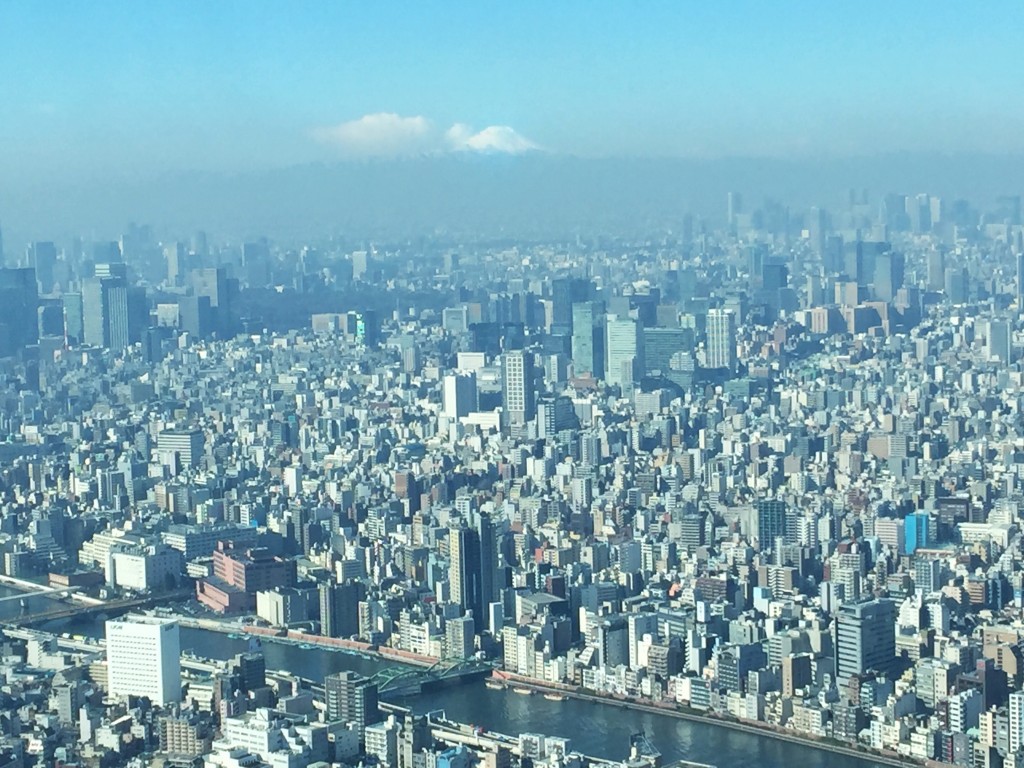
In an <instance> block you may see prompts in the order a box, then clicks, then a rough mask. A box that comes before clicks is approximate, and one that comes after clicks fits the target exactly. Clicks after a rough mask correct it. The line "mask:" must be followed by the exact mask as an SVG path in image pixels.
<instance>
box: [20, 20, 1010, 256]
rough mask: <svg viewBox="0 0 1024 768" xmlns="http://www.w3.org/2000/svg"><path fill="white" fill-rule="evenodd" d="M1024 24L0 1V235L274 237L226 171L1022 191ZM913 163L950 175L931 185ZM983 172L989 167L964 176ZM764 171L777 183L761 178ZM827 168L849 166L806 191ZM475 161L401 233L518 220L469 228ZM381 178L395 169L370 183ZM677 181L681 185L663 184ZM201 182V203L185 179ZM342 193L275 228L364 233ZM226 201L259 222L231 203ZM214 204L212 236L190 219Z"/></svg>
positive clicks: (758, 187) (798, 194) (518, 214)
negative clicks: (488, 170) (135, 227)
mask: <svg viewBox="0 0 1024 768" xmlns="http://www.w3.org/2000/svg"><path fill="white" fill-rule="evenodd" d="M1020 28H1024V6H1021V5H1019V4H1014V3H1004V2H995V3H989V4H985V5H984V6H982V7H978V6H967V5H963V6H961V5H956V4H949V5H947V4H938V5H936V4H932V3H925V2H906V3H899V4H895V5H894V4H886V3H882V2H867V3H861V4H858V5H857V6H856V7H855V8H854V7H848V6H845V5H840V4H836V5H833V4H819V3H809V2H792V3H787V4H785V6H776V5H767V4H759V3H755V2H737V3H733V4H730V5H729V6H727V7H725V8H722V7H719V6H715V5H711V6H708V5H706V4H696V3H693V4H691V3H648V4H644V5H643V6H626V5H620V4H615V3H606V2H587V3H584V2H569V3H563V4H557V5H551V4H544V3H540V2H528V3H521V4H516V5H515V6H505V5H500V4H468V3H455V4H444V5H434V4H430V3H413V2H398V3H389V4H387V5H362V4H339V5H319V4H304V3H300V4H298V5H287V6H285V5H279V4H275V3H270V2H252V3H241V2H223V3H217V4H204V3H198V2H178V3H172V2H163V1H162V0H154V2H148V3H145V4H142V5H137V6H132V5H128V6H125V5H123V4H119V3H114V2H97V3H90V4H88V5H81V4H76V3H71V2H57V3H47V4H38V3H31V2H26V1H24V0H11V2H7V3H4V4H2V5H0V31H2V33H4V45H2V46H0V69H2V71H4V72H5V73H7V74H8V76H7V77H5V78H2V79H0V104H2V105H3V107H4V119H3V120H2V121H0V224H2V225H3V226H4V228H5V230H7V231H8V232H9V233H12V236H13V237H15V239H17V238H19V237H22V236H24V237H58V236H60V233H66V232H69V231H80V230H83V229H92V230H95V231H97V232H102V233H104V234H108V233H110V230H111V229H112V228H120V227H123V226H124V224H125V223H126V222H127V221H130V220H137V221H150V222H152V223H153V224H155V225H158V226H161V227H170V228H173V227H177V226H186V225H196V226H200V225H201V226H205V227H209V228H211V229H218V228H223V229H224V230H226V231H227V230H230V231H231V232H232V233H233V234H240V233H241V232H243V231H248V232H252V231H255V232H259V231H263V226H265V227H266V229H268V230H273V229H274V228H275V222H273V221H268V222H266V224H265V225H262V226H261V221H262V220H266V219H267V218H268V217H267V216H266V215H265V214H264V213H263V210H264V209H267V210H273V209H275V202H274V200H272V199H261V198H260V196H259V195H258V194H256V193H255V190H252V189H248V188H246V184H245V183H241V184H240V186H241V187H242V189H241V190H240V191H237V192H236V191H234V190H232V189H231V185H230V183H229V181H230V179H236V180H239V179H246V180H249V182H250V186H251V181H252V179H253V178H263V177H267V176H274V175H279V176H282V177H285V178H286V180H287V179H289V178H291V177H294V176H302V175H303V174H304V173H310V170H309V169H318V168H319V169H323V168H327V169H341V170H340V171H338V172H339V173H340V174H341V175H342V176H351V177H354V178H356V179H357V180H358V181H359V182H360V183H368V184H370V185H371V186H372V187H373V188H374V189H378V188H379V189H380V190H381V191H378V192H374V194H373V195H371V197H374V196H376V197H380V198H383V197H386V194H385V192H384V191H383V190H387V189H394V185H395V184H402V185H406V186H407V187H409V189H403V190H402V191H400V192H399V193H398V195H399V197H401V198H407V197H408V198H411V195H412V191H413V190H417V191H418V192H419V193H421V194H424V193H425V194H428V195H429V194H430V189H431V181H432V180H431V178H426V179H420V178H410V179H403V178H402V173H403V172H405V171H407V170H408V168H409V167H410V166H409V165H408V163H409V162H412V163H414V164H415V163H419V164H421V165H425V166H430V167H431V168H434V167H447V166H450V165H452V164H454V165H456V166H457V167H464V166H462V165H459V162H460V161H467V160H468V161H472V160H474V159H475V158H478V157H484V158H486V160H485V163H487V164H488V167H489V166H490V165H492V164H497V163H498V162H499V159H500V158H503V157H507V158H527V159H528V161H527V163H526V165H525V167H527V168H529V169H534V170H531V171H530V174H533V175H534V176H536V174H537V173H538V172H537V171H536V170H535V169H536V168H538V167H542V168H545V169H546V171H545V172H551V173H553V172H554V169H558V168H565V167H567V165H571V166H572V167H573V168H575V169H577V170H578V169H579V168H583V167H591V168H598V169H602V170H600V171H593V173H595V174H597V176H598V177H599V178H598V182H599V184H598V186H599V187H600V186H602V185H605V184H613V183H614V180H611V179H606V178H605V176H604V174H605V173H606V172H607V169H608V167H610V166H616V167H617V168H619V169H620V170H622V172H623V173H625V174H626V175H627V176H628V177H630V179H629V180H628V183H627V185H626V186H629V187H630V189H635V190H636V192H635V194H637V195H639V196H641V197H642V198H644V200H646V201H647V202H646V203H645V204H643V205H634V204H633V203H632V202H631V201H629V200H628V199H627V200H626V204H625V206H624V209H622V210H613V211H612V212H613V213H614V214H615V215H617V216H628V215H633V216H654V217H657V216H661V215H662V213H663V211H672V210H676V208H677V207H679V206H681V207H682V208H683V209H688V210H692V211H694V212H698V213H703V212H710V211H713V210H720V209H721V207H722V206H723V205H724V203H722V201H721V200H720V199H718V197H720V195H719V192H720V191H721V189H723V188H735V189H737V190H739V191H742V192H744V193H746V194H748V195H752V196H753V197H754V198H757V197H759V196H761V195H770V196H773V197H776V198H778V199H780V200H781V201H782V202H785V203H789V204H793V205H803V204H805V203H806V202H807V199H808V198H810V197H813V196H815V195H819V196H821V197H822V198H823V199H822V201H821V202H823V203H825V204H827V203H828V201H827V199H825V198H829V197H830V196H831V197H832V198H835V197H836V195H837V188H841V187H843V186H866V187H868V188H869V189H870V190H871V191H872V192H873V193H875V194H876V195H880V194H884V193H886V192H896V191H905V192H918V191H928V192H930V193H934V194H950V195H956V196H965V197H966V196H970V195H972V194H976V193H977V191H978V190H980V191H981V193H982V194H985V195H990V196H991V195H997V194H1002V193H1007V192H1014V191H1015V190H1016V186H1015V182H1014V180H1013V176H1014V174H1013V173H1010V171H1011V170H1012V169H1015V168H1017V167H1018V166H1019V165H1021V164H1020V162H1019V161H1020V158H1024V103H1021V101H1020V100H1019V99H1015V98H1014V95H1015V93H1016V92H1017V90H1019V86H1020V83H1021V81H1022V80H1024V77H1022V74H1024V64H1022V61H1021V59H1020V57H1019V56H1017V55H1016V50H1017V47H1018V46H1017V41H1016V34H1015V33H1016V30H1017V29H1020ZM922 157H927V158H931V159H934V158H939V161H938V162H937V163H932V165H934V166H935V167H932V168H929V169H928V171H927V172H922V171H921V169H919V168H917V166H919V165H923V164H922V163H918V162H917V161H916V160H915V158H922ZM979 157H980V158H981V160H980V161H979V165H980V167H979V168H977V169H976V171H971V170H970V169H965V168H963V167H961V166H963V165H964V158H979ZM424 158H426V159H424ZM449 160H451V161H452V162H451V163H450V162H448V161H449ZM399 161H401V162H399ZM741 161H742V163H743V164H745V165H746V166H750V167H744V168H737V167H736V166H737V165H738V164H739V163H741ZM367 163H370V165H367ZM787 164H788V165H787ZM888 165H891V166H893V167H891V168H890V167H887V166H888ZM759 166H760V167H765V168H773V169H776V170H777V172H778V173H779V174H781V176H782V178H779V179H763V178H761V177H760V176H759V171H758V170H757V168H758V167H759ZM815 166H828V167H834V168H837V169H839V170H840V173H838V174H832V175H831V176H830V177H829V178H828V180H827V182H824V181H822V182H821V186H820V187H819V188H817V189H814V188H811V187H809V186H808V185H809V184H812V183H813V182H814V177H815V174H814V173H813V169H814V167H815ZM860 166H863V167H860ZM943 166H949V167H947V168H944V167H943ZM1001 166H1009V168H1005V169H1004V168H1002V167H1001ZM469 167H470V168H472V170H471V171H469V172H467V173H466V175H465V178H463V179H462V180H461V181H460V180H458V179H453V178H451V173H449V172H445V174H443V175H444V179H443V183H444V184H445V185H446V187H445V188H446V189H449V190H451V191H452V194H454V195H455V196H456V197H458V196H459V195H462V194H463V193H466V194H467V195H468V200H467V202H466V203H465V204H463V203H461V202H459V201H453V202H454V203H456V205H455V206H454V208H452V209H448V210H442V209H440V208H438V206H437V205H436V202H435V201H433V200H419V201H416V200H411V199H410V201H409V202H407V203H403V205H401V206H399V209H398V210H397V211H396V213H397V214H399V215H397V216H395V217H394V219H395V222H394V223H395V224H396V226H397V227H398V228H399V229H406V230H409V231H420V230H422V229H423V228H424V227H429V226H432V225H437V226H449V222H450V221H452V220H454V219H456V218H457V212H458V208H459V206H463V207H466V206H468V212H469V213H470V214H471V215H469V216H468V220H467V221H465V222H463V223H464V224H465V225H466V226H467V228H472V226H474V222H475V221H476V220H500V218H501V217H502V216H503V215H505V213H506V212H505V211H483V210H479V211H478V210H477V208H478V207H479V206H478V203H479V201H478V200H477V199H475V195H474V193H473V189H474V187H476V186H480V185H484V186H485V187H486V185H487V184H489V183H493V182H494V181H495V179H493V178H491V179H490V180H489V181H488V179H487V178H483V179H481V173H480V172H479V170H478V169H476V168H475V167H474V166H472V163H471V162H470V163H469ZM515 167H519V166H515ZM367 168H373V169H376V170H378V171H380V176H381V178H375V179H369V180H366V178H365V177H366V170H367ZM396 168H397V169H399V170H395V169H396ZM681 168H682V169H689V170H688V171H687V173H688V174H689V175H690V177H689V178H687V179H684V180H681V181H677V182H674V183H673V182H671V181H670V180H667V177H668V176H669V175H670V174H671V172H673V169H675V170H676V171H678V169H681ZM353 169H354V170H353ZM694 169H696V170H694ZM502 172H503V173H511V172H509V171H507V170H506V171H502ZM574 172H575V171H574ZM705 173H706V174H707V177H705V175H704V174H705ZM530 174H527V175H528V176H529V175H530ZM643 174H647V176H646V177H644V176H643ZM484 175H485V176H486V174H484ZM511 175H512V176H515V173H511ZM541 175H542V176H543V174H541ZM583 175H584V176H585V175H586V173H583ZM429 176H430V173H428V177H429ZM499 176H500V174H499ZM723 176H724V177H725V178H723ZM819 176H820V175H819ZM196 177H200V181H201V182H202V184H201V185H200V187H199V188H197V189H195V190H194V194H193V195H190V194H189V193H188V191H187V189H185V187H187V182H185V181H183V179H187V178H191V179H193V181H194V180H195V178H196ZM751 179H753V180H752V181H751ZM521 181H522V180H520V179H518V178H513V179H511V183H512V186H513V187H516V189H515V190H513V192H514V194H510V196H509V197H508V198H503V197H502V196H500V195H495V194H492V195H491V197H490V199H492V200H493V201H494V203H495V204H498V203H502V204H505V203H507V204H508V205H510V206H511V208H512V210H510V211H508V212H507V213H508V214H509V216H510V221H519V220H522V219H524V218H525V217H526V216H527V215H528V214H530V213H531V212H532V211H533V210H534V209H533V208H532V207H531V205H530V201H529V199H528V195H527V191H528V190H527V189H526V188H525V187H524V188H523V189H519V187H521V186H523V185H527V186H528V182H529V179H527V180H525V181H522V183H520V182H521ZM534 181H536V179H534ZM542 181H544V182H545V183H551V184H553V185H554V186H555V187H558V188H561V189H564V190H565V191H566V192H572V191H574V190H578V191H579V193H580V194H581V195H583V197H584V199H582V200H581V201H580V204H579V205H578V206H576V208H575V209H571V210H568V211H566V212H567V214H568V215H567V218H566V220H565V221H564V222H563V223H564V225H565V226H566V227H567V228H569V229H571V228H572V227H574V226H578V225H579V223H580V222H581V221H584V220H586V219H587V217H592V218H600V217H603V216H605V213H606V211H607V210H608V209H609V203H610V202H611V200H612V199H613V198H615V197H616V195H615V194H614V193H612V192H607V191H605V192H601V191H600V190H597V192H600V194H597V195H596V198H595V199H591V198H594V195H595V190H593V189H590V188H588V187H587V186H586V185H582V187H581V183H582V182H581V180H580V179H577V178H567V179H558V178H550V177H547V176H544V178H543V179H542ZM925 182H927V183H929V184H932V185H934V188H928V189H921V188H920V186H919V185H920V184H921V183H925ZM287 183H292V182H287ZM353 183H355V182H353ZM165 186H169V187H171V188H172V189H163V187H165ZM647 187H650V188H652V189H656V190H659V191H660V193H661V194H663V195H665V197H664V198H663V199H654V198H653V196H652V194H651V193H650V192H649V191H648V190H647V189H646V188H647ZM707 187H710V188H713V190H715V194H714V195H712V194H711V190H710V189H705V188H707ZM347 188H348V187H347V186H346V183H345V182H344V180H343V181H341V182H337V181H335V182H331V183H330V184H326V186H325V187H324V188H323V189H312V190H307V191H310V192H311V199H310V200H309V201H308V204H309V206H310V207H311V208H312V209H315V210H313V211H304V210H302V209H301V206H293V203H295V202H303V199H302V198H301V196H300V199H299V200H298V201H296V200H292V199H289V200H286V201H285V203H286V207H289V206H292V207H294V208H295V220H294V221H290V222H278V224H281V225H282V226H279V227H278V228H280V229H285V228H288V229H291V230H298V229H301V228H302V227H304V226H322V225H326V224H332V223H333V224H336V225H337V224H339V223H340V222H339V221H338V219H341V220H342V221H344V222H347V224H346V225H347V226H354V227H357V228H359V227H362V228H364V229H366V230H371V229H373V228H374V227H376V226H377V221H378V220H379V219H380V218H382V217H383V216H384V215H385V214H386V213H387V211H386V210H385V208H380V209H374V208H371V207H370V206H367V205H365V204H364V203H363V201H361V200H359V199H358V196H357V199H354V200H351V201H350V200H349V199H348V197H347V196H346V195H347V194H348V193H347V192H346V190H347ZM330 190H333V191H334V192H339V191H340V192H342V193H344V194H341V197H340V199H339V200H338V201H337V205H338V206H339V207H341V208H346V207H348V208H350V209H351V211H350V213H351V215H348V216H342V217H337V216H332V215H331V213H330V211H329V210H327V209H326V206H325V205H324V204H323V201H322V200H318V199H317V196H318V195H320V194H323V193H324V192H325V191H330ZM298 191H299V192H300V193H301V192H303V190H301V189H300V190H298ZM227 193H230V194H234V195H236V196H237V195H240V196H241V197H242V198H243V199H244V201H247V202H246V203H245V206H247V207H248V210H242V208H243V207H245V206H243V201H237V200H231V199H226V200H225V199H221V198H220V197H218V195H222V194H227ZM275 194H277V193H276V192H273V191H271V192H268V193H267V196H269V197H270V198H273V196H274V195H275ZM489 194H490V193H489ZM790 194H792V197H790V196H789V195H790ZM716 195H717V196H718V197H716ZM265 197H266V196H265ZM542 197H543V195H542ZM598 198H599V199H598ZM559 205H561V203H559ZM276 207H280V206H279V205H276ZM687 207H688V208H687ZM469 209H471V210H469ZM565 210H566V209H564V208H559V207H558V206H556V208H555V209H554V210H552V209H551V208H550V206H549V207H546V208H545V207H541V208H540V209H539V214H540V215H541V216H542V217H543V216H547V215H548V214H554V213H557V212H559V211H565ZM357 211H362V213H361V214H360V215H361V217H362V218H360V217H359V216H356V215H355V214H356V212H357ZM202 212H206V213H208V214H209V217H210V219H211V221H208V222H197V221H196V219H197V218H198V216H197V214H198V213H202ZM314 213H315V215H310V214H314ZM432 214H437V215H438V216H439V218H438V220H437V221H434V222H431V220H430V216H431V215H432ZM403 217H404V218H403ZM497 223H498V224H499V225H500V223H501V222H500V221H498V222H497ZM283 225H286V226H283ZM488 226H490V225H488Z"/></svg>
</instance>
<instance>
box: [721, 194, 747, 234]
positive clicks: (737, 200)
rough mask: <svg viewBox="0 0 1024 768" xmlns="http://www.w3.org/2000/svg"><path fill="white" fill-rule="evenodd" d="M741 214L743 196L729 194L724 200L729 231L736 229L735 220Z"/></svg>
mask: <svg viewBox="0 0 1024 768" xmlns="http://www.w3.org/2000/svg"><path fill="white" fill-rule="evenodd" d="M741 213H743V196H742V195H740V193H739V192H729V193H728V194H727V195H726V198H725V215H726V219H727V221H728V224H729V229H735V228H736V218H737V217H738V216H739V215H740V214H741Z"/></svg>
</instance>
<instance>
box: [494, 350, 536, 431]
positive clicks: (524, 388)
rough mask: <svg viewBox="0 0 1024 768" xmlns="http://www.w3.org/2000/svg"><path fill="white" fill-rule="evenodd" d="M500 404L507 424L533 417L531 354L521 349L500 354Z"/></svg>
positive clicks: (517, 422)
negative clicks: (503, 409)
mask: <svg viewBox="0 0 1024 768" xmlns="http://www.w3.org/2000/svg"><path fill="white" fill-rule="evenodd" d="M501 391H502V405H503V406H504V408H505V414H504V417H505V422H506V423H507V424H525V423H526V422H528V421H530V420H531V419H532V418H533V417H534V413H535V409H536V404H535V403H534V382H533V355H532V354H531V353H530V352H526V351H525V350H522V349H513V350H506V351H505V352H504V353H502V356H501Z"/></svg>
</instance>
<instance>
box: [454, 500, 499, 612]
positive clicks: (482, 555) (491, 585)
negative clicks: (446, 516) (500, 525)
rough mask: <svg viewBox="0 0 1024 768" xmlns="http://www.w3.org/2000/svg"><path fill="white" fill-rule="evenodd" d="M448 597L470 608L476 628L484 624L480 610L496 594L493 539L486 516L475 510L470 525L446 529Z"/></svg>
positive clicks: (491, 525) (492, 526) (491, 529)
mask: <svg viewBox="0 0 1024 768" xmlns="http://www.w3.org/2000/svg"><path fill="white" fill-rule="evenodd" d="M448 535H449V537H450V539H449V556H450V558H451V570H450V572H449V582H450V584H451V596H452V601H453V602H456V603H458V604H459V605H460V606H461V607H462V609H463V610H464V611H472V613H473V616H474V617H476V619H477V623H476V626H477V627H478V628H479V629H483V628H484V627H486V625H487V622H485V621H484V611H485V610H486V609H487V606H488V605H490V603H491V602H492V601H493V600H495V599H496V598H497V579H496V577H497V564H496V558H497V542H496V541H495V533H494V523H493V522H492V521H491V518H490V516H488V515H487V514H485V513H479V514H478V515H477V516H476V522H475V524H474V525H473V526H472V527H468V526H465V525H460V526H459V527H457V528H452V529H451V530H450V532H449V534H448Z"/></svg>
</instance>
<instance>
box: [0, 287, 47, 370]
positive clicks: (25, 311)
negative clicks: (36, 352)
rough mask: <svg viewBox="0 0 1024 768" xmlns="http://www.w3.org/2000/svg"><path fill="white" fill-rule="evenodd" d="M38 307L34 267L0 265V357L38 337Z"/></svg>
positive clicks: (31, 343) (13, 351) (29, 343)
mask: <svg viewBox="0 0 1024 768" xmlns="http://www.w3.org/2000/svg"><path fill="white" fill-rule="evenodd" d="M38 309H39V291H38V288H37V287H36V273H35V270H33V269H2V268H0V357H6V356H9V355H14V354H16V353H17V352H19V351H20V350H22V349H24V348H25V347H28V346H31V345H33V344H35V343H36V342H37V341H38V340H39V334H38V327H39V326H38V323H37V321H36V319H37V313H38Z"/></svg>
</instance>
